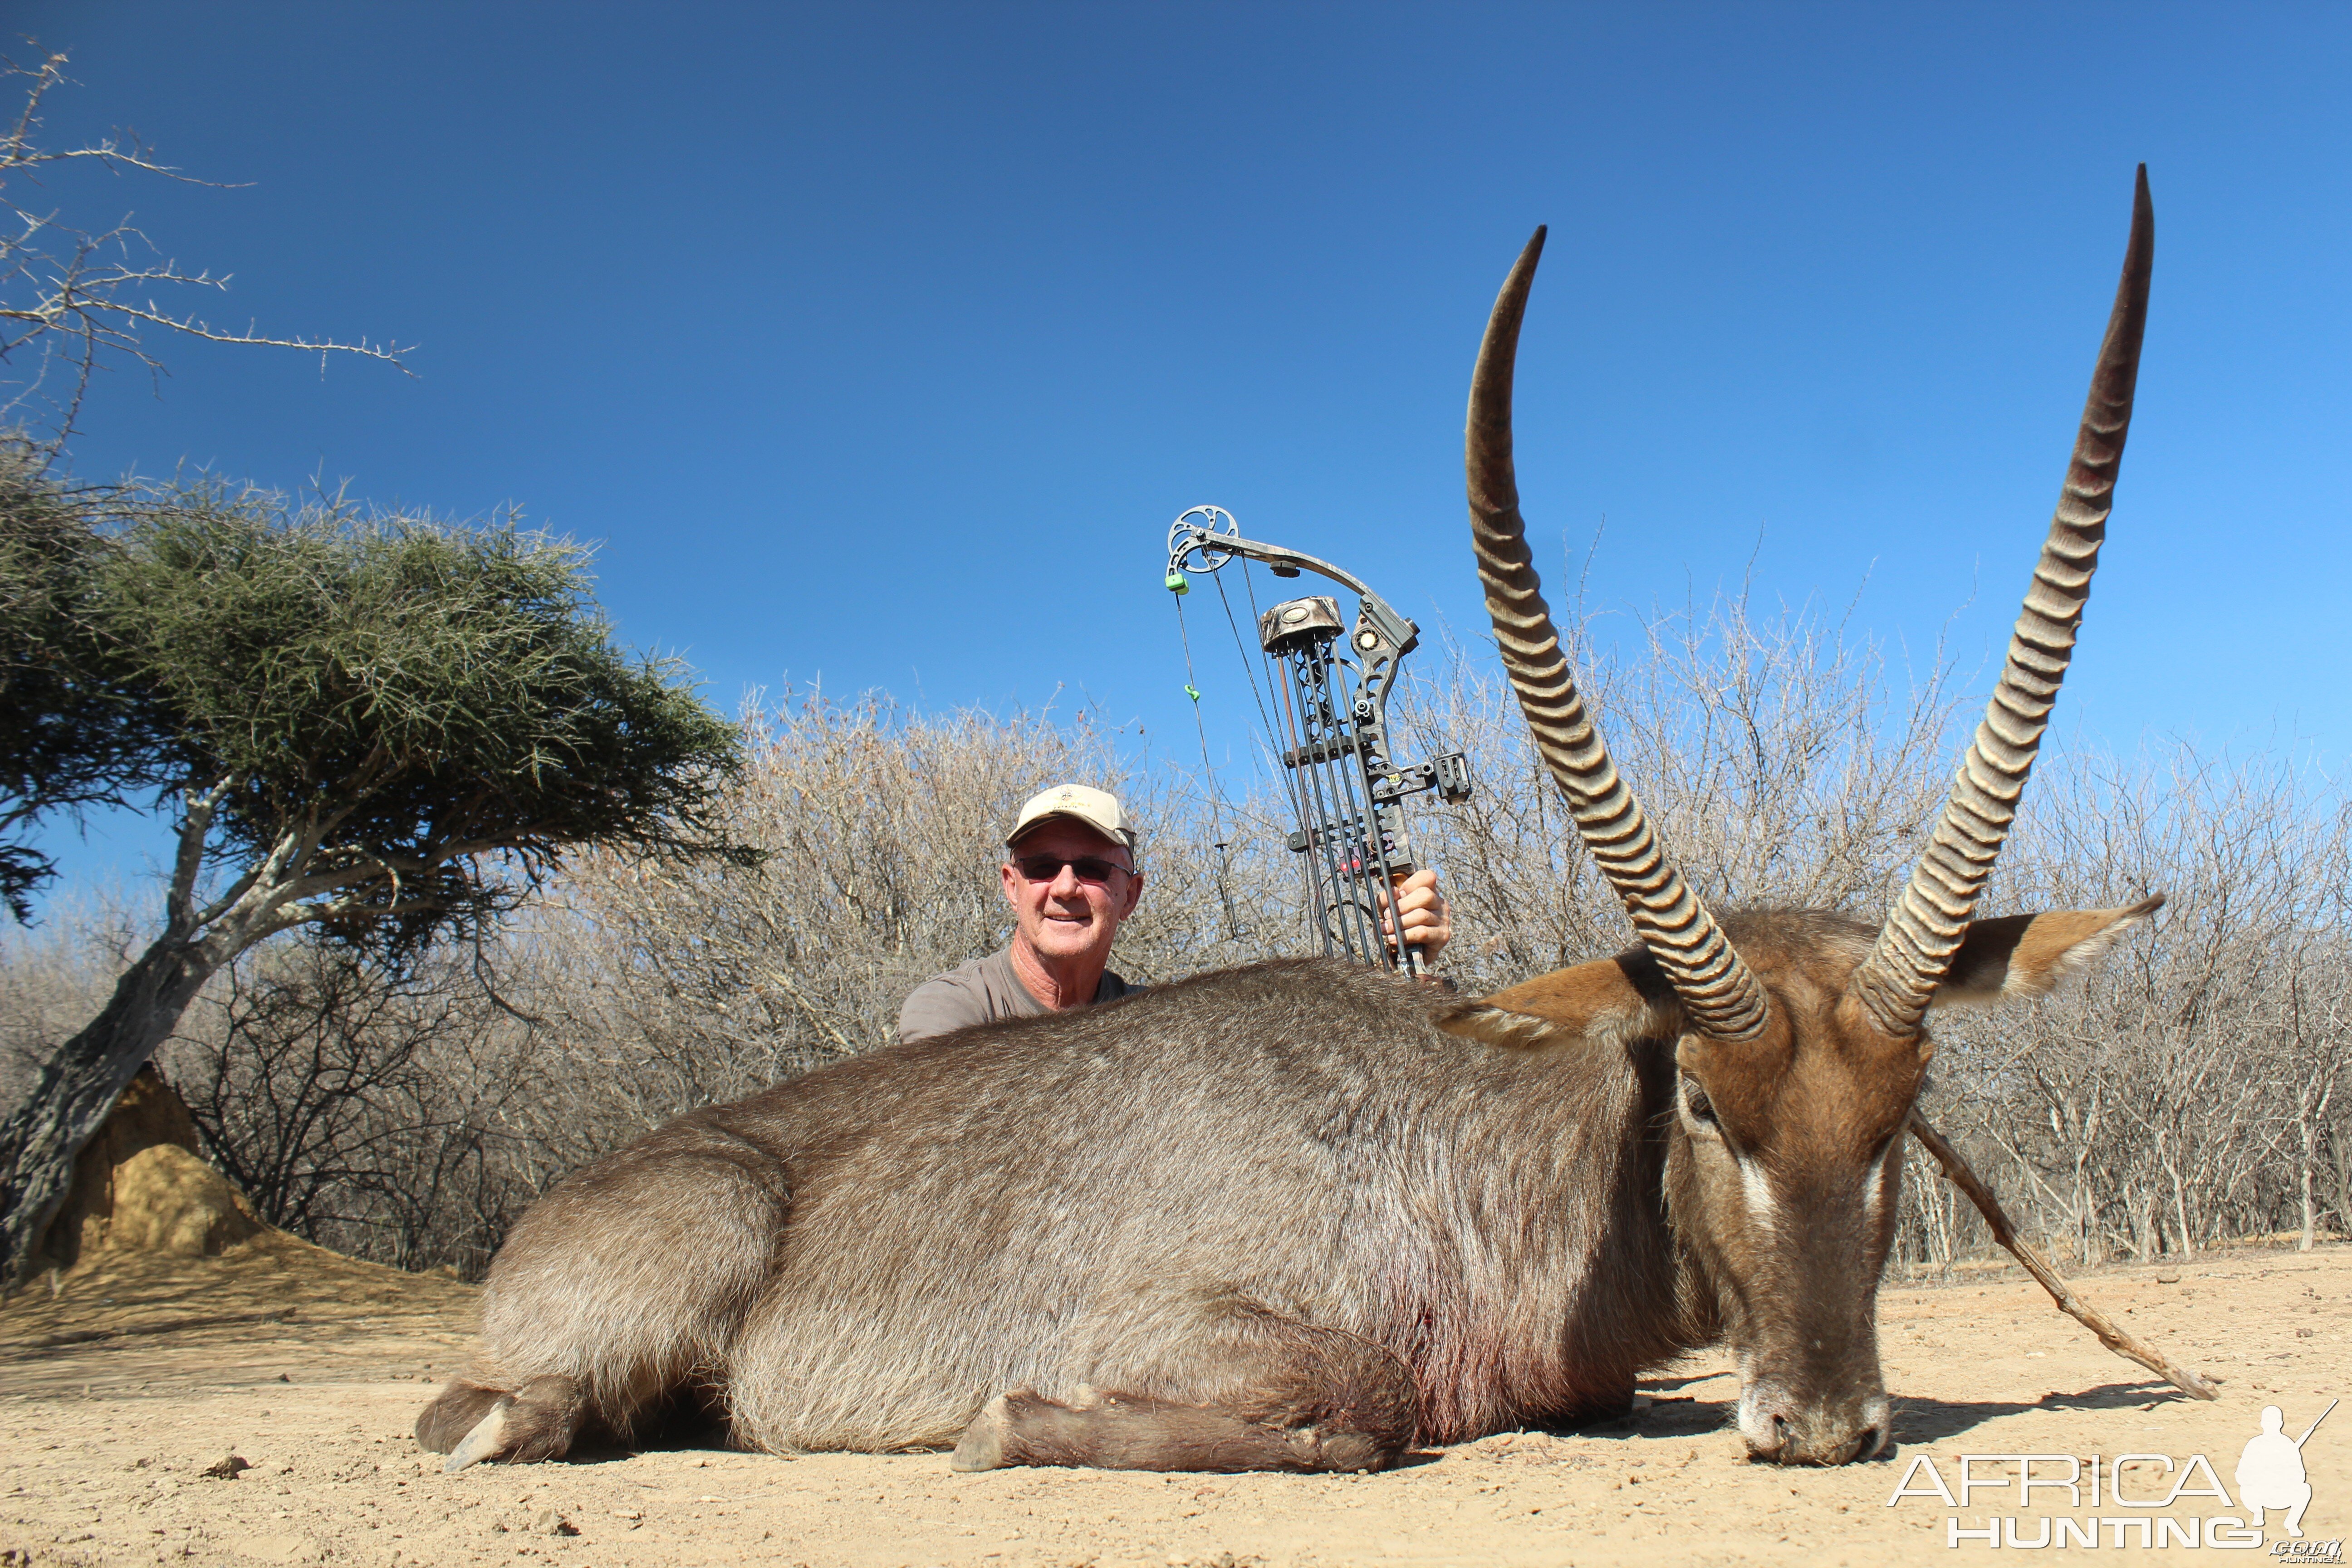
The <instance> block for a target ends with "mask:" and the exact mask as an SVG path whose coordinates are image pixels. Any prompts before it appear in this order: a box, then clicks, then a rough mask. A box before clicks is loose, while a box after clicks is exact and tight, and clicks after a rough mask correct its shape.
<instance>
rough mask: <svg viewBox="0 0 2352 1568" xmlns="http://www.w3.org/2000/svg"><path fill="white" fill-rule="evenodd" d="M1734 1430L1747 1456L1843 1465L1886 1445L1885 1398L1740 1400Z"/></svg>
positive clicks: (1771, 1396) (1767, 1395)
mask: <svg viewBox="0 0 2352 1568" xmlns="http://www.w3.org/2000/svg"><path fill="white" fill-rule="evenodd" d="M1740 1403H1741V1406H1742V1408H1741V1410H1740V1413H1739V1433H1740V1436H1742V1437H1744V1438H1746V1439H1747V1442H1748V1458H1750V1459H1756V1460H1761V1461H1766V1462H1769V1463H1775V1464H1782V1465H1843V1464H1850V1463H1852V1462H1853V1461H1854V1460H1856V1459H1867V1458H1873V1457H1874V1456H1875V1455H1877V1454H1878V1453H1879V1452H1880V1450H1882V1449H1884V1448H1885V1447H1886V1438H1887V1416H1888V1414H1889V1411H1888V1407H1887V1401H1886V1396H1885V1394H1869V1395H1866V1396H1864V1397H1862V1398H1859V1399H1850V1400H1839V1401H1835V1402H1833V1403H1832V1404H1829V1405H1807V1404H1805V1403H1803V1402H1801V1401H1799V1400H1796V1399H1793V1398H1791V1397H1790V1396H1789V1395H1788V1394H1784V1393H1780V1392H1779V1391H1764V1392H1759V1394H1758V1395H1757V1396H1756V1397H1754V1398H1753V1399H1748V1400H1742V1401H1741V1402H1740Z"/></svg>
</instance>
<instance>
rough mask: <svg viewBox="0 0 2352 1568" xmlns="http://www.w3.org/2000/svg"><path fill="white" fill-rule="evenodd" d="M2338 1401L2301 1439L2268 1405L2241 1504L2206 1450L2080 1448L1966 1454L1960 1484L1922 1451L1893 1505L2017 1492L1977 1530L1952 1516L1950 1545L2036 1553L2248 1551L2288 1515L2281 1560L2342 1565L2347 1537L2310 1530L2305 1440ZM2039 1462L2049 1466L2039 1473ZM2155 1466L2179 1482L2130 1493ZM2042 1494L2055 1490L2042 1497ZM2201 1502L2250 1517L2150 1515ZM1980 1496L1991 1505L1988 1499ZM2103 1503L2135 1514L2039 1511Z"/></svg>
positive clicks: (2249, 1449)
mask: <svg viewBox="0 0 2352 1568" xmlns="http://www.w3.org/2000/svg"><path fill="white" fill-rule="evenodd" d="M2335 1410H2336V1401H2334V1400H2330V1401H2328V1405H2327V1408H2326V1410H2323V1411H2321V1412H2320V1413H2319V1415H2318V1417H2317V1419H2315V1420H2314V1421H2313V1422H2312V1424H2311V1425H2310V1426H2306V1427H2305V1428H2304V1429H2303V1436H2300V1437H2290V1436H2287V1432H2286V1412H2285V1411H2284V1410H2282V1409H2281V1408H2280V1407H2279V1406H2277V1405H2264V1406H2263V1415H2262V1430H2261V1431H2260V1432H2257V1433H2256V1434H2254V1436H2252V1437H2250V1438H2248V1439H2247V1441H2246V1447H2245V1450H2244V1452H2242V1454H2240V1455H2239V1457H2238V1468H2237V1469H2236V1471H2235V1472H2234V1473H2233V1475H2232V1476H2231V1479H2233V1480H2234V1481H2236V1482H2237V1487H2238V1496H2237V1498H2236V1500H2234V1501H2233V1500H2231V1496H2230V1493H2229V1491H2228V1489H2226V1488H2224V1487H2223V1486H2222V1484H2221V1476H2220V1474H2219V1473H2218V1472H2216V1471H2215V1469H2214V1468H2213V1465H2212V1462H2211V1461H2210V1460H2209V1459H2208V1458H2206V1457H2205V1456H2204V1455H2202V1454H2191V1455H2189V1458H2187V1459H2186V1460H2175V1459H2174V1458H2172V1456H2170V1455H2169V1454H2117V1455H2116V1457H2115V1458H2112V1459H2110V1458H2104V1457H2103V1456H2101V1455H2097V1454H2093V1455H2091V1456H2089V1458H2087V1459H2085V1458H2080V1457H2077V1456H2075V1455H2073V1454H1962V1455H1960V1456H1959V1474H1958V1477H1957V1478H1956V1481H1957V1486H1954V1485H1948V1484H1947V1483H1946V1481H1945V1478H1944V1475H1943V1473H1942V1472H1941V1471H1940V1470H1938V1469H1937V1468H1936V1460H1935V1457H1934V1456H1933V1455H1931V1454H1924V1453H1922V1454H1916V1455H1914V1456H1913V1457H1912V1459H1911V1466H1910V1468H1908V1469H1906V1470H1905V1471H1904V1472H1903V1479H1902V1480H1900V1481H1899V1482H1897V1483H1896V1484H1895V1491H1894V1494H1893V1495H1892V1496H1890V1497H1889V1498H1887V1500H1886V1506H1887V1507H1888V1508H1893V1507H1894V1506H1895V1504H1897V1503H1899V1502H1901V1501H1902V1500H1904V1499H1905V1498H1912V1497H1918V1498H1936V1499H1937V1500H1941V1501H1942V1503H1943V1504H1944V1506H1945V1507H1947V1508H1949V1509H1953V1510H1960V1509H1965V1508H1967V1507H1969V1501H1970V1499H1971V1496H1972V1495H1973V1494H1975V1493H1978V1492H1983V1491H2007V1492H2008V1494H2009V1495H2008V1496H2007V1497H2006V1498H2004V1499H2003V1501H2006V1502H2008V1503H2009V1504H2010V1505H2011V1508H2012V1509H2013V1510H2015V1511H2013V1512H2011V1513H2006V1514H2000V1513H1996V1514H1988V1515H1985V1516H1982V1517H1980V1518H1979V1520H1977V1521H1975V1525H1976V1527H1975V1528H1973V1529H1971V1528H1969V1527H1968V1524H1967V1522H1966V1521H1963V1519H1962V1518H1961V1516H1960V1515H1959V1514H1958V1512H1954V1513H1952V1514H1948V1515H1947V1516H1946V1517H1945V1520H1944V1544H1945V1545H1946V1546H1947V1547H1954V1548H1957V1547H1958V1546H1959V1545H1960V1543H1961V1542H1979V1541H1980V1542H1984V1543H1985V1545H1986V1546H1987V1547H1990V1548H1999V1547H2011V1548H2016V1549H2019V1550H2022V1551H2027V1552H2032V1551H2040V1550H2043V1549H2046V1548H2050V1547H2056V1548H2058V1549H2059V1550H2062V1551H2063V1550H2064V1549H2065V1548H2067V1547H2069V1546H2075V1547H2082V1548H2085V1549H2095V1548H2097V1547H2100V1546H2103V1545H2111V1546H2114V1547H2116V1548H2118V1549H2120V1548H2122V1547H2125V1546H2142V1547H2161V1546H2188V1547H2217V1548H2221V1549H2225V1550H2236V1551H2244V1550H2248V1549H2250V1548H2254V1547H2259V1546H2261V1545H2262V1544H2263V1523H2264V1521H2266V1520H2267V1519H2268V1517H2269V1516H2270V1515H2271V1514H2273V1513H2280V1514H2284V1516H2285V1517H2284V1519H2282V1520H2281V1521H2279V1528H2280V1529H2282V1530H2284V1531H2285V1532H2286V1539H2283V1540H2281V1541H2279V1542H2276V1543H2275V1544H2273V1546H2272V1548H2271V1555H2272V1556H2273V1557H2276V1558H2278V1559H2280V1560H2281V1561H2282V1562H2285V1563H2342V1562H2343V1561H2344V1543H2343V1542H2341V1541H2305V1539H2304V1536H2303V1514H2304V1510H2305V1509H2307V1508H2309V1507H2310V1506H2311V1477H2310V1473H2309V1472H2308V1471H2307V1470H2306V1469H2305V1468H2304V1462H2303V1449H2304V1445H2305V1444H2306V1443H2308V1442H2310V1441H2311V1435H2312V1434H2313V1433H2314V1432H2316V1431H2318V1430H2319V1423H2320V1422H2322V1421H2325V1420H2326V1419H2327V1417H2328V1416H2329V1415H2332V1414H2334V1413H2335ZM1979 1466H1982V1467H1984V1468H1981V1469H1979V1468H1978V1467H1979ZM2037 1466H2038V1467H2041V1468H2040V1469H2039V1470H2038V1471H2037V1469H2036V1467H2037ZM2147 1470H2156V1471H2158V1472H2159V1473H2160V1474H2165V1475H2169V1476H2170V1477H2171V1484H2170V1486H2169V1488H2168V1489H2163V1490H2160V1491H2157V1490H2151V1491H2147V1492H2146V1493H2145V1495H2141V1496H2132V1495H2128V1491H2127V1488H2126V1482H2128V1483H2129V1489H2140V1488H2142V1487H2144V1486H2146V1485H2147V1482H2146V1479H2145V1474H2144V1473H2145V1472H2146V1471H2147ZM2135 1472H2136V1473H2135ZM2037 1491H2038V1492H2042V1493H2043V1494H2045V1495H2044V1496H2042V1497H2040V1498H2036V1497H2035V1496H2034V1494H2035V1493H2036V1492H2037ZM2052 1492H2063V1493H2065V1494H2066V1496H2065V1500H2063V1502H2060V1501H2059V1500H2057V1499H2055V1498H2053V1497H2049V1496H2047V1495H2046V1494H2048V1493H2052ZM2085 1494H2087V1496H2086V1495H2085ZM2199 1498H2210V1499H2212V1500H2213V1501H2214V1502H2215V1503H2216V1504H2219V1505H2220V1507H2221V1508H2222V1509H2224V1510H2231V1509H2239V1510H2243V1517H2241V1516H2240V1515H2239V1514H2238V1513H2236V1512H2221V1513H2214V1514H2210V1515H2207V1516H2205V1517H2202V1518H2189V1519H2180V1518H2177V1517H2169V1516H2158V1515H2157V1514H2155V1513H2153V1512H2152V1511H2149V1510H2158V1509H2167V1510H2168V1509H2171V1508H2173V1507H2174V1506H2175V1505H2176V1504H2179V1503H2183V1502H2189V1506H2192V1507H2193V1506H2195V1504H2194V1503H2193V1501H2190V1500H2193V1499H2199ZM1984 1502H1985V1500H1984V1499H1977V1504H1978V1506H1979V1507H1981V1506H1983V1504H1984ZM2103 1504H2104V1506H2105V1507H2106V1508H2111V1509H2116V1510H2135V1511H2131V1512H2122V1511H2118V1512H2116V1513H2115V1514H2104V1513H2101V1514H2095V1515H2094V1516H2093V1517H2091V1518H2089V1519H2070V1518H2065V1517H2063V1516H2059V1515H2054V1514H2043V1513H2041V1512H2039V1511H2038V1510H2040V1509H2042V1508H2046V1507H2063V1508H2065V1509H2068V1510H2074V1509H2080V1508H2083V1507H2084V1506H2086V1505H2087V1506H2088V1507H2090V1508H2092V1509H2094V1510H2096V1509H2099V1508H2100V1507H2101V1506H2102V1505H2103ZM2103 1536H2104V1537H2105V1539H2104V1540H2103V1539H2102V1537H2103Z"/></svg>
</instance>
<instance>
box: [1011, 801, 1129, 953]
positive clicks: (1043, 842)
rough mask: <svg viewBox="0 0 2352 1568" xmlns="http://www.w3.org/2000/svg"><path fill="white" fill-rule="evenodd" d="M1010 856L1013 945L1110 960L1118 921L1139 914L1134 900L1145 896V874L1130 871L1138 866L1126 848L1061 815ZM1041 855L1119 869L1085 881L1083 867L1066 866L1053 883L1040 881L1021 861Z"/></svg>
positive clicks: (1035, 830) (1036, 829) (1032, 832)
mask: <svg viewBox="0 0 2352 1568" xmlns="http://www.w3.org/2000/svg"><path fill="white" fill-rule="evenodd" d="M1009 853H1010V854H1011V856H1012V859H1011V860H1010V861H1009V862H1008V863H1007V864H1006V865H1004V866H1003V868H1002V873H1003V880H1004V897H1005V900H1006V901H1008V902H1009V903H1011V904H1012V906H1013V916H1014V936H1013V940H1014V941H1016V942H1024V943H1026V944H1027V945H1028V947H1029V948H1030V949H1031V950H1032V951H1033V952H1036V953H1037V954H1038V955H1039V956H1040V957H1042V958H1045V959H1052V960H1066V959H1073V958H1079V957H1083V956H1086V955H1087V954H1089V953H1091V954H1097V955H1099V956H1101V957H1103V958H1106V959H1107V958H1108V957H1109V955H1110V944H1111V939H1112V938H1113V937H1115V936H1117V935H1118V922H1119V921H1123V920H1125V919H1126V918H1127V917H1128V916H1129V915H1130V914H1133V913H1134V912H1135V901H1136V900H1137V899H1139V898H1140V897H1141V896H1142V893H1143V875H1142V873H1141V872H1139V871H1134V870H1130V869H1129V868H1130V867H1132V866H1133V865H1134V861H1133V860H1132V859H1131V858H1129V854H1128V850H1127V846H1125V845H1124V844H1114V843H1113V842H1111V841H1110V840H1109V839H1108V838H1105V837H1103V836H1102V835H1101V834H1099V833H1097V832H1096V831H1095V830H1094V829H1093V828H1091V827H1088V826H1086V825H1085V824H1083V823H1078V822H1073V821H1071V820H1070V819H1069V818H1068V817H1066V816H1057V817H1049V818H1047V819H1046V820H1045V821H1044V822H1042V823H1040V824H1038V825H1037V826H1035V827H1033V828H1031V829H1030V830H1029V831H1028V832H1027V833H1025V834H1024V835H1023V836H1022V837H1021V842H1020V843H1018V844H1016V845H1014V846H1013V848H1012V849H1011V851H1010V852H1009ZM1037 856H1052V857H1055V858H1057V859H1061V860H1065V861H1068V860H1084V859H1088V858H1092V859H1096V860H1101V861H1106V862H1108V864H1109V865H1110V866H1112V867H1116V868H1118V869H1115V870H1113V871H1111V872H1110V874H1109V875H1108V876H1107V877H1105V878H1103V879H1101V880H1099V881H1094V880H1089V879H1087V878H1086V877H1083V876H1081V875H1080V874H1079V870H1078V868H1076V867H1074V866H1068V865H1064V866H1061V867H1059V868H1055V871H1054V874H1053V876H1052V878H1051V879H1047V880H1045V881H1035V880H1032V879H1030V878H1029V877H1027V876H1026V875H1024V873H1023V872H1022V869H1021V862H1022V861H1023V860H1025V859H1028V858H1032V857H1037Z"/></svg>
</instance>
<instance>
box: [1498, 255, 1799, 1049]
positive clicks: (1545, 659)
mask: <svg viewBox="0 0 2352 1568" xmlns="http://www.w3.org/2000/svg"><path fill="white" fill-rule="evenodd" d="M1543 243H1544V231H1543V230H1542V229H1540V228H1538V230H1536V233H1535V237H1534V238H1533V239H1530V240H1528V247H1527V249H1525V250H1523V251H1521V252H1520V253H1519V260H1518V265H1517V266H1516V267H1513V268H1511V276H1510V277H1509V279H1507V280H1506V281H1505V282H1504V284H1503V291H1502V293H1501V294H1500V295H1498V296H1496V300H1495V313H1494V315H1493V317H1492V318H1490V319H1489V320H1488V321H1487V323H1486V342H1483V343H1481V344H1480V345H1479V349H1478V368H1477V371H1476V373H1475V374H1474V375H1473V376H1472V377H1471V381H1470V427H1469V435H1468V439H1467V442H1466V444H1465V445H1466V454H1465V461H1466V464H1467V467H1468V469H1469V478H1470V535H1471V539H1472V541H1473V542H1474V543H1475V546H1476V549H1477V554H1478V578H1479V581H1480V582H1481V583H1483V584H1485V585H1486V612H1487V614H1488V615H1489V616H1492V617H1493V619H1494V622H1495V641H1496V646H1497V647H1500V648H1501V649H1502V654H1503V668H1505V669H1506V670H1507V671H1508V672H1509V674H1510V678H1511V685H1512V687H1513V688H1514V689H1516V690H1517V692H1518V694H1519V710H1520V711H1521V712H1523V713H1524V714H1526V715H1527V721H1528V730H1529V731H1532V732H1533V734H1534V736H1535V742H1536V749H1537V750H1538V752H1541V753H1542V754H1543V760H1544V763H1545V765H1546V766H1547V767H1549V769H1550V770H1551V776H1552V780H1553V782H1554V783H1556V784H1559V793H1560V794H1561V795H1563V796H1565V797H1566V798H1567V801H1568V809H1569V812H1570V815H1571V816H1574V817H1575V819H1576V826H1577V831H1578V832H1579V833H1580V834H1581V835H1582V836H1583V838H1584V842H1585V846H1586V847H1588V848H1589V849H1591V852H1592V858H1593V860H1594V861H1595V862H1596V863H1597V864H1598V865H1599V866H1600V868H1601V874H1602V875H1603V876H1605V877H1607V878H1608V879H1609V885H1610V886H1611V887H1612V888H1614V889H1617V896H1618V897H1619V898H1620V899H1622V900H1624V902H1625V912H1626V913H1627V914H1629V915H1631V916H1632V917H1633V929H1634V930H1635V931H1637V932H1639V933H1640V935H1641V938H1642V942H1643V945H1644V946H1646V947H1647V948H1648V949H1649V950H1650V952H1651V955H1652V956H1653V957H1654V958H1655V959H1656V960H1657V963H1658V967H1659V968H1660V969H1662V970H1664V972H1665V975H1666V978H1667V979H1668V980H1670V981H1671V982H1673V984H1674V987H1675V992H1676V993H1677V994H1679V995H1680V996H1681V997H1682V1000H1683V1005H1684V1006H1685V1008H1687V1009H1688V1010H1689V1012H1690V1015H1691V1016H1692V1018H1693V1020H1694V1021H1695V1022H1696V1024H1697V1025H1698V1026H1699V1027H1700V1028H1701V1029H1703V1030H1705V1031H1706V1033H1707V1034H1709V1035H1711V1036H1713V1037H1716V1038H1717V1039H1722V1040H1732V1041H1737V1040H1747V1039H1752V1038H1754V1037H1756V1036H1757V1035H1758V1034H1759V1033H1760V1032H1762V1030H1763V1027H1764V1019H1765V1003H1764V988H1763V987H1762V986H1761V985H1759V984H1757V982H1756V977H1755V975H1753V974H1751V973H1748V966H1747V965H1746V964H1745V963H1741V962H1740V959H1739V955H1738V953H1736V952H1733V951H1732V950H1731V943H1730V942H1728V941H1727V940H1726V939H1725V937H1724V934H1723V929H1722V928H1721V927H1720V926H1718V925H1717V924H1716V923H1715V917H1714V916H1713V915H1710V914H1709V913H1707V910H1706V905H1705V904H1703V903H1701V902H1700V901H1699V898H1698V895H1697V894H1696V893H1695V892H1693V891H1692V890H1691V889H1690V885H1689V884H1688V883H1686V882H1685V881H1684V880H1683V877H1682V873H1681V872H1679V871H1677V870H1675V868H1674V867H1673V865H1671V864H1670V863H1669V862H1668V861H1667V859H1666V856H1665V851H1664V848H1663V847H1661V846H1660V844H1659V843H1658V836H1657V834H1656V832H1655V831H1654V829H1653V828H1652V827H1651V826H1650V819H1649V816H1648V815H1647V814H1646V813H1645V812H1643V809H1642V803H1641V802H1640V801H1639V800H1637V799H1635V798H1634V795H1633V791H1632V790H1631V789H1628V788H1627V787H1626V785H1625V781H1624V780H1623V779H1622V778H1621V777H1619V776H1618V773H1617V768H1616V765H1615V764H1614V763H1612V762H1611V761H1610V760H1609V748H1608V747H1607V746H1606V745H1604V744H1603V743H1602V742H1601V734H1600V731H1597V730H1595V729H1594V728H1593V725H1592V720H1591V716H1590V715H1589V714H1587V713H1586V712H1585V710H1584V700H1583V698H1581V697H1580V696H1579V695H1578V694H1577V689H1576V680H1575V678H1574V677H1573V676H1571V675H1570V673H1569V668H1568V659H1567V658H1566V656H1564V655H1563V654H1562V653H1561V652H1560V647H1559V633H1558V632H1557V631H1556V630H1555V629H1554V628H1553V626H1552V624H1551V610H1550V608H1549V606H1548V605H1545V603H1544V598H1543V590H1542V586H1541V584H1539V583H1538V581H1537V580H1536V572H1535V565H1534V563H1533V559H1532V557H1531V556H1530V554H1529V552H1528V540H1527V524H1526V522H1525V521H1523V520H1522V519H1521V518H1520V516H1519V487H1518V479H1517V475H1516V473H1515V472H1514V471H1513V468H1512V466H1511V373H1512V369H1513V366H1514V364H1515V363H1516V362H1517V356H1518V345H1519V320H1520V318H1521V317H1522V316H1523V315H1524V314H1525V313H1526V311H1527V305H1528V287H1529V286H1530V285H1531V284H1533V283H1534V281H1535V276H1536V260H1537V258H1538V257H1540V256H1541V255H1542V254H1543Z"/></svg>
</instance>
